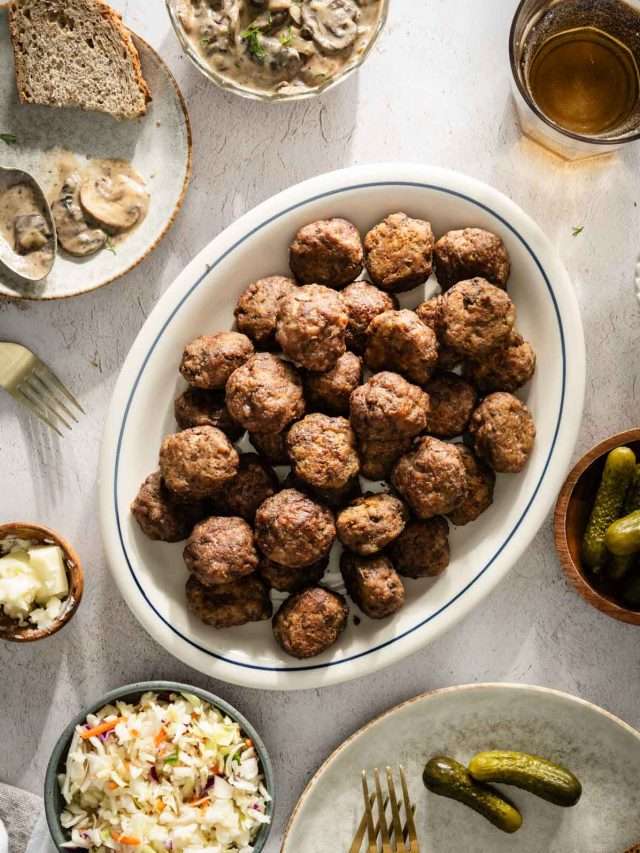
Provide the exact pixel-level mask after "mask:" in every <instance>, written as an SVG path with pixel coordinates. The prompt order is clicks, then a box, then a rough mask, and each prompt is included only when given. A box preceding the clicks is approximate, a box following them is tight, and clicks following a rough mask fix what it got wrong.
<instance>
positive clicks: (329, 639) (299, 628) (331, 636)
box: [273, 586, 349, 659]
mask: <svg viewBox="0 0 640 853" xmlns="http://www.w3.org/2000/svg"><path fill="white" fill-rule="evenodd" d="M348 617H349V608H348V607H347V602H346V601H345V599H344V596H342V595H339V594H338V593H337V592H331V590H329V589H325V588H324V587H321V586H312V587H309V588H308V589H304V590H302V592H298V593H295V594H294V595H291V596H290V597H289V598H288V599H287V600H286V601H285V602H284V603H283V604H282V606H281V607H280V610H278V612H277V613H276V615H275V616H274V617H273V634H274V636H275V638H276V640H277V641H278V643H279V644H280V645H281V646H282V648H283V649H284V651H285V652H286V653H287V654H289V655H291V656H292V657H294V658H300V659H304V658H312V657H315V656H316V655H320V654H322V652H325V651H326V650H327V649H328V648H330V647H331V646H332V645H333V644H334V643H336V642H337V640H338V638H339V637H340V634H341V633H342V632H343V631H344V629H345V628H346V627H347V619H348Z"/></svg>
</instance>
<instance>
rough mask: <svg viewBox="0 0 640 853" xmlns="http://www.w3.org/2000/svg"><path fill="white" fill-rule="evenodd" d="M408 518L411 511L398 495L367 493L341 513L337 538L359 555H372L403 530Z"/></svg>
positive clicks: (337, 525) (337, 522)
mask: <svg viewBox="0 0 640 853" xmlns="http://www.w3.org/2000/svg"><path fill="white" fill-rule="evenodd" d="M408 518H409V512H408V510H407V508H406V507H405V505H404V504H403V503H402V501H401V500H399V499H398V498H396V497H394V496H393V495H390V494H387V493H386V492H379V493H377V494H372V493H371V492H368V493H367V494H365V495H363V496H362V497H361V498H357V499H356V500H355V501H352V503H351V504H349V506H348V507H345V508H344V509H343V510H342V511H341V512H339V513H338V516H337V518H336V530H337V532H338V539H339V540H340V541H341V542H342V544H343V545H344V546H345V547H346V548H349V549H350V550H351V551H355V552H356V554H360V555H361V556H363V557H370V556H372V555H373V554H378V553H379V552H380V551H382V549H383V548H386V546H387V545H388V544H389V543H390V542H393V540H394V539H395V538H396V537H397V536H399V535H400V534H401V533H402V531H403V530H404V526H405V524H406V523H407V521H408Z"/></svg>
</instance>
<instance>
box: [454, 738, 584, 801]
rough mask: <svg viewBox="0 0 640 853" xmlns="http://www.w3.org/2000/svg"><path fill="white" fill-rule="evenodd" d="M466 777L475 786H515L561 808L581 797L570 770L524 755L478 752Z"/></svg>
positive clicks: (578, 786) (577, 781)
mask: <svg viewBox="0 0 640 853" xmlns="http://www.w3.org/2000/svg"><path fill="white" fill-rule="evenodd" d="M469 773H470V774H471V776H472V778H473V779H475V780H476V782H482V783H486V782H501V783H502V784H504V785H515V787H516V788H522V789H523V790H525V791H529V792H530V793H531V794H535V795H536V796H537V797H541V798H542V799H543V800H547V801H548V802H550V803H554V804H555V805H556V806H564V807H565V808H567V807H570V806H575V804H576V803H577V802H578V800H579V799H580V797H581V796H582V785H581V784H580V782H579V780H578V779H577V778H576V777H575V776H574V775H573V773H572V772H571V771H570V770H567V769H566V768H565V767H562V766H561V765H560V764H555V763H554V762H553V761H548V760H547V759H546V758H541V757H540V756H539V755H529V754H528V753H526V752H510V751H508V750H492V751H491V752H479V753H478V754H477V755H474V757H473V758H472V759H471V761H470V762H469Z"/></svg>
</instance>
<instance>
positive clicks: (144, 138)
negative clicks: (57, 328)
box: [0, 8, 191, 299]
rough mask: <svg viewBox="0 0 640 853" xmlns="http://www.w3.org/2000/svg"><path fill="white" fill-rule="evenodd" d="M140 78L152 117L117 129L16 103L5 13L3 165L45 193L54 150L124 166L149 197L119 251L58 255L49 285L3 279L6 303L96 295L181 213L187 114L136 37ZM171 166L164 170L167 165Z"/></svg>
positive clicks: (88, 116)
mask: <svg viewBox="0 0 640 853" xmlns="http://www.w3.org/2000/svg"><path fill="white" fill-rule="evenodd" d="M134 40H135V43H136V47H137V48H138V51H139V52H140V59H141V61H142V71H143V74H144V76H145V79H146V80H147V82H148V84H149V87H150V89H151V93H152V95H153V101H152V102H151V104H149V109H148V111H147V114H146V116H144V117H143V118H141V119H135V120H133V121H117V120H115V119H113V118H111V117H110V116H107V115H102V114H100V113H91V112H84V111H83V110H75V109H53V108H51V107H42V106H35V105H24V104H20V103H19V101H18V95H17V92H16V82H15V76H14V73H13V53H12V51H11V43H10V40H9V29H8V25H7V11H6V8H2V9H0V68H3V69H4V73H3V74H2V76H1V77H0V133H11V134H13V135H14V136H15V137H16V140H17V142H16V144H15V145H6V144H5V143H3V142H2V141H0V165H3V166H11V167H17V168H20V169H25V170H26V171H28V172H31V174H33V175H34V176H35V177H36V179H38V180H39V181H40V183H41V185H42V186H43V188H44V189H45V191H46V190H47V189H48V184H49V183H51V182H53V180H54V174H55V172H54V173H53V174H52V153H51V149H53V148H54V147H60V148H65V149H68V150H69V151H71V152H73V153H74V154H75V155H76V157H77V158H78V159H79V161H80V163H82V162H83V161H84V159H85V158H87V157H97V158H113V159H125V160H129V161H131V163H132V164H133V166H134V168H135V169H136V170H137V171H138V172H139V173H140V174H141V175H142V177H143V178H144V180H145V183H146V185H147V189H148V190H149V192H150V194H151V204H150V208H149V213H148V215H147V217H146V218H145V220H144V221H143V222H142V224H141V225H140V226H139V227H138V228H136V229H135V230H134V231H132V232H131V234H130V235H129V236H128V237H127V239H126V240H124V241H122V242H121V243H119V244H118V246H117V251H116V253H115V254H114V253H112V252H110V251H107V250H103V251H101V252H99V253H98V254H96V255H93V256H92V257H90V258H86V259H78V258H72V257H71V256H70V255H65V254H63V253H61V252H59V253H58V257H57V259H56V263H55V265H54V268H53V270H52V271H51V273H50V275H49V276H48V277H47V279H46V280H45V281H44V282H40V283H38V284H37V285H31V286H25V285H15V284H14V283H12V282H11V281H10V280H9V279H7V278H6V276H4V275H3V274H2V273H1V272H0V295H4V296H10V297H13V298H14V299H61V298H63V297H66V296H76V295H78V294H80V293H85V292H87V291H89V290H95V289H96V288H97V287H101V286H102V285H103V284H108V283H109V282H110V281H113V280H114V279H116V278H119V277H120V276H122V275H124V274H125V273H127V272H129V270H130V269H132V268H133V267H135V266H136V265H137V264H139V263H140V261H142V260H143V258H145V257H146V256H147V255H148V254H149V252H151V251H152V250H153V249H155V247H156V246H157V245H158V243H159V242H160V240H161V238H162V237H163V236H164V234H165V233H166V232H167V231H168V229H169V227H170V226H171V224H172V223H173V220H174V219H175V217H176V215H177V213H178V210H179V209H180V207H181V206H182V202H183V199H184V195H185V193H186V190H187V186H188V184H189V178H190V176H191V129H190V125H189V116H188V113H187V108H186V105H185V103H184V100H183V98H182V95H181V93H180V90H179V89H178V85H177V83H176V81H175V80H174V79H173V77H172V75H171V73H170V71H169V69H168V68H167V66H166V65H165V64H164V62H163V61H162V60H161V59H160V57H159V56H158V54H157V53H156V52H155V51H154V50H153V49H152V48H151V47H150V46H149V45H148V44H147V43H146V42H144V41H143V40H142V39H140V38H138V37H137V36H135V35H134ZM167 163H170V164H171V168H170V169H166V170H164V169H163V168H162V164H167Z"/></svg>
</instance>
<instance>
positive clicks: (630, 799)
mask: <svg viewBox="0 0 640 853" xmlns="http://www.w3.org/2000/svg"><path fill="white" fill-rule="evenodd" d="M487 749H515V750H521V751H523V752H530V753H534V754H538V755H543V756H545V757H548V758H551V759H552V760H555V761H558V762H560V763H561V764H565V765H566V766H568V767H569V768H570V769H571V770H572V771H573V772H574V773H575V774H576V775H577V776H578V778H579V779H580V781H581V783H582V788H583V792H582V797H581V799H580V801H579V802H578V804H577V805H576V806H575V807H573V808H568V809H562V808H558V807H557V806H553V805H551V804H550V803H547V802H545V801H543V800H540V799H538V798H537V797H534V796H533V795H532V794H529V793H527V792H525V791H521V790H518V789H517V788H513V787H508V786H500V787H501V789H502V790H503V791H504V792H505V793H506V794H507V796H508V797H510V798H511V799H512V800H513V801H514V802H515V804H516V805H517V807H518V808H519V809H520V811H521V812H522V816H523V818H524V821H523V825H522V828H521V829H520V830H519V831H518V832H517V833H515V834H514V835H505V834H504V833H502V832H500V831H499V830H497V829H496V828H495V827H493V826H492V825H491V824H489V823H488V822H487V821H486V820H485V819H484V818H483V817H480V816H479V815H477V814H475V813H474V812H472V811H471V810H470V809H468V808H467V807H466V806H463V805H461V804H460V803H456V802H453V801H452V800H447V799H443V798H442V797H436V796H434V795H433V794H428V793H427V792H426V790H425V789H424V787H423V785H422V770H423V768H424V765H425V763H426V762H427V761H428V759H429V758H431V757H432V756H433V755H451V756H453V757H455V758H457V760H458V761H461V762H463V763H466V762H468V761H469V760H470V759H471V757H472V756H473V755H474V754H475V753H476V752H481V751H484V750H487ZM639 762H640V733H638V732H637V731H635V730H634V729H632V728H631V726H628V725H627V724H626V723H623V722H622V721H621V720H619V719H617V718H616V717H614V716H612V715H611V714H609V713H608V712H607V711H604V710H603V709H602V708H598V707H597V706H596V705H592V704H591V703H589V702H585V701H583V700H582V699H578V698H576V697H574V696H570V695H568V694H566V693H560V692H559V691H556V690H548V689H546V688H544V687H529V686H526V685H521V684H518V685H515V684H512V685H510V684H470V685H464V686H461V687H450V688H446V689H444V690H436V691H434V692H433V693H425V694H423V695H422V696H417V697H416V698H415V699H410V700H409V701H408V702H404V703H403V704H402V705H398V706H397V707H395V708H392V709H391V710H389V711H387V712H386V713H385V714H382V716H380V717H378V718H377V719H375V720H373V721H372V722H370V723H369V724H368V725H366V726H364V727H363V728H362V729H360V730H359V731H358V732H356V733H355V734H354V735H352V736H351V737H350V738H349V739H348V740H346V741H345V742H344V743H343V744H342V745H341V746H340V747H338V749H336V751H335V752H334V753H333V754H332V755H331V756H330V757H329V758H328V759H327V760H326V761H325V763H324V764H323V765H322V767H320V769H319V770H318V771H317V773H316V774H315V775H314V776H313V778H312V779H311V781H310V782H309V784H308V785H307V788H306V789H305V791H304V793H303V794H302V796H301V797H300V800H299V802H298V804H297V806H296V808H295V809H294V812H293V814H292V816H291V818H290V821H289V826H288V827H287V830H286V832H285V838H284V842H283V846H282V849H281V853H325V851H326V850H348V849H349V845H350V844H351V840H352V839H353V836H354V834H355V830H356V828H357V825H358V822H359V820H360V818H361V816H362V805H361V802H362V793H361V788H360V773H361V771H362V770H363V769H366V770H369V771H371V770H372V769H373V768H374V767H381V768H384V767H385V766H386V765H387V764H391V765H393V766H396V767H397V765H398V764H402V765H403V766H404V767H405V769H406V772H407V777H408V787H409V789H410V793H411V801H412V803H413V804H414V805H415V807H416V830H417V833H418V838H419V840H420V844H421V847H420V849H421V850H425V851H429V853H487V851H489V850H490V851H491V853H501V851H504V853H506V851H509V853H541V851H543V850H544V853H586V851H588V852H589V853H605V851H606V853H622V851H623V850H625V849H626V848H628V847H629V846H630V845H631V844H633V843H634V842H637V841H638V839H639V838H640V808H639V798H638V785H637V775H638V771H637V768H638V764H639ZM370 778H371V776H370Z"/></svg>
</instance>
